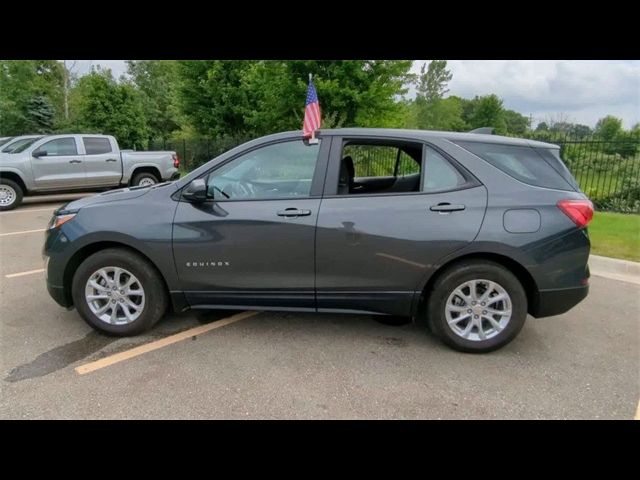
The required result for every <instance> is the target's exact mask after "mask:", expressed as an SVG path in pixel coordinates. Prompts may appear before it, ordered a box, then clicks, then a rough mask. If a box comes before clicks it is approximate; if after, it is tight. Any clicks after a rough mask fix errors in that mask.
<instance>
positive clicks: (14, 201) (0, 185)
mask: <svg viewBox="0 0 640 480" xmlns="http://www.w3.org/2000/svg"><path fill="white" fill-rule="evenodd" d="M23 194H24V193H23V191H22V188H20V185H18V184H17V183H16V182H14V181H13V180H9V179H8V178H0V211H5V210H13V209H14V208H16V207H17V206H18V205H20V204H21V203H22V196H23Z"/></svg>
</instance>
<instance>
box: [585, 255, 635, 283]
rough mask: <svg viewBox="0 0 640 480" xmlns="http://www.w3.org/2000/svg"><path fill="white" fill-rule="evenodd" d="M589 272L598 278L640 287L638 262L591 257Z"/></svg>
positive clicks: (597, 256)
mask: <svg viewBox="0 0 640 480" xmlns="http://www.w3.org/2000/svg"><path fill="white" fill-rule="evenodd" d="M589 270H590V272H591V274H592V275H596V276H598V277H606V278H610V279H613V280H619V281H621V282H628V283H635V284H637V285H640V263H638V262H631V261H629V260H619V259H617V258H609V257H601V256H599V255H590V256H589Z"/></svg>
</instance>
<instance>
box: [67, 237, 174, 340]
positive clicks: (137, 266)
mask: <svg viewBox="0 0 640 480" xmlns="http://www.w3.org/2000/svg"><path fill="white" fill-rule="evenodd" d="M72 296H73V301H74V304H75V306H76V308H77V310H78V313H80V315H81V316H82V318H83V319H84V320H85V321H86V322H87V323H88V324H89V325H90V326H92V327H93V328H95V329H97V330H100V331H102V332H104V333H108V334H110V335H117V336H130V335H136V334H138V333H141V332H144V331H145V330H148V329H150V328H151V327H152V326H153V325H155V323H156V322H157V321H158V320H160V318H162V315H163V314H164V313H165V311H166V309H167V303H168V301H167V294H166V292H165V288H164V284H163V282H162V279H161V278H160V275H159V274H158V272H157V271H156V270H155V268H154V267H153V266H152V265H151V264H149V262H147V261H146V260H145V259H143V258H142V257H140V256H139V255H137V254H135V253H133V252H131V251H128V250H125V249H120V248H109V249H106V250H102V251H100V252H97V253H94V254H93V255H91V256H90V257H88V258H87V259H86V260H85V261H84V262H82V264H80V266H79V267H78V269H77V270H76V273H75V275H74V277H73V283H72Z"/></svg>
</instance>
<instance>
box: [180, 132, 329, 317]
mask: <svg viewBox="0 0 640 480" xmlns="http://www.w3.org/2000/svg"><path fill="white" fill-rule="evenodd" d="M330 143H331V140H330V139H327V140H321V143H320V145H313V144H312V145H305V144H304V143H303V142H302V140H300V139H299V138H296V139H290V140H285V141H281V142H278V143H273V142H271V143H269V144H265V145H262V146H258V147H257V148H253V149H251V150H250V151H247V152H245V153H241V154H239V155H237V156H236V157H234V158H232V159H230V161H228V162H227V163H224V164H223V165H221V166H219V167H217V168H215V169H214V170H212V171H211V172H210V173H209V174H205V176H203V177H202V178H205V179H206V182H207V187H208V191H209V196H210V197H211V199H210V200H207V201H205V202H204V203H189V202H187V201H184V200H183V201H180V203H179V205H178V208H177V210H176V214H175V218H174V224H173V255H174V258H175V262H176V269H177V272H178V276H179V278H180V282H181V283H182V289H183V291H184V293H185V295H186V298H187V300H188V301H189V303H190V304H191V305H192V306H199V305H209V306H213V305H216V306H218V305H220V306H223V305H224V306H227V307H236V308H240V307H242V306H245V307H247V306H254V307H266V308H269V307H291V308H308V309H311V310H313V309H315V295H314V293H315V292H314V288H315V285H314V283H315V278H314V276H315V260H314V255H315V242H314V239H315V226H316V219H317V217H318V210H319V208H320V202H321V198H320V196H321V194H322V183H323V182H324V174H325V171H326V159H327V153H328V147H329V144H330ZM223 308H224V307H223Z"/></svg>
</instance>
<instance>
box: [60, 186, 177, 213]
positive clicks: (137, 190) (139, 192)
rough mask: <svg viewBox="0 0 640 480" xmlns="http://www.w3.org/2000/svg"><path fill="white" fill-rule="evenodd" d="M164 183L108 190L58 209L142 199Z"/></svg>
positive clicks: (74, 208)
mask: <svg viewBox="0 0 640 480" xmlns="http://www.w3.org/2000/svg"><path fill="white" fill-rule="evenodd" d="M165 185H167V184H166V183H159V184H157V185H152V186H148V187H129V188H119V189H117V190H109V191H108V192H103V193H98V194H96V195H92V196H90V197H84V198H80V199H78V200H74V201H72V202H69V203H67V204H66V205H63V206H62V207H60V208H59V211H61V210H78V209H81V208H84V207H88V206H91V205H96V204H99V203H100V204H102V203H113V202H118V201H121V200H131V199H133V198H137V197H142V196H143V195H146V194H147V193H149V192H150V191H151V190H154V189H156V188H158V187H160V186H165Z"/></svg>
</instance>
